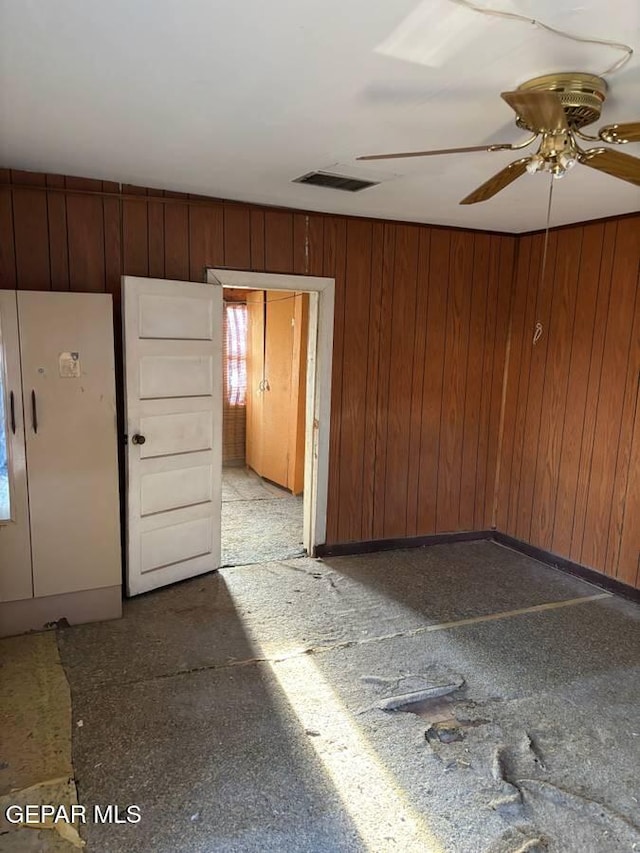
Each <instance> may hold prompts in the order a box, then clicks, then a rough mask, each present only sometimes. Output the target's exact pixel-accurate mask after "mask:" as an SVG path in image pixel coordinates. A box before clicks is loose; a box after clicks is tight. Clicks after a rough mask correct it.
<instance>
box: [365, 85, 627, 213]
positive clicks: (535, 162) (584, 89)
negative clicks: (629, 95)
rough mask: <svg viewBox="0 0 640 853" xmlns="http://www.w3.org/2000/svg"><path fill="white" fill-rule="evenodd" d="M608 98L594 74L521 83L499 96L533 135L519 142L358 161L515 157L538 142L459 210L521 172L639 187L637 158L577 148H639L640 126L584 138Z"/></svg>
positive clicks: (624, 126) (605, 129)
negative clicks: (577, 170)
mask: <svg viewBox="0 0 640 853" xmlns="http://www.w3.org/2000/svg"><path fill="white" fill-rule="evenodd" d="M606 96H607V84H606V82H605V81H604V80H603V79H602V77H597V76H596V75H595V74H586V73H583V72H569V73H566V72H563V73H559V74H547V75H545V76H543V77H535V78H534V79H533V80H528V81H527V82H526V83H523V84H522V85H521V86H519V87H518V88H517V89H516V90H515V91H514V92H503V93H502V98H503V99H504V100H505V101H506V102H507V103H508V104H509V106H510V107H511V108H512V109H513V110H514V111H515V114H516V124H517V126H518V127H519V128H521V129H522V130H528V131H530V132H531V133H532V134H533V135H532V136H529V137H528V138H527V139H525V140H524V141H522V142H516V143H504V144H497V145H474V146H470V147H467V148H444V149H440V150H435V151H406V152H400V153H396V154H371V155H368V156H365V157H358V158H357V159H358V160H391V159H393V158H396V157H397V158H399V157H429V156H432V155H434V154H464V153H467V152H470V151H519V150H521V149H523V148H527V147H528V146H529V145H531V144H532V143H533V142H535V141H536V140H538V139H540V144H539V147H538V150H537V151H536V153H535V154H529V155H528V156H526V157H522V158H521V159H519V160H514V162H513V163H510V164H509V165H508V166H506V167H505V168H504V169H501V170H500V171H499V172H498V173H497V174H496V175H493V177H491V178H489V180H488V181H485V183H484V184H482V186H480V187H478V188H477V189H476V190H474V191H473V192H472V193H470V195H468V196H466V198H463V199H462V201H461V202H460V204H476V202H479V201H486V200H487V199H489V198H491V197H492V196H494V195H496V193H498V192H500V190H503V189H505V187H507V186H509V184H510V183H512V182H513V181H515V180H516V178H519V177H520V176H521V175H523V174H524V173H525V172H529V173H531V174H533V173H535V172H542V171H546V172H550V173H551V174H552V175H553V176H554V177H555V178H561V177H563V176H564V175H565V174H566V173H567V172H568V171H569V170H570V169H572V168H573V167H574V166H575V165H576V164H577V163H580V164H582V165H583V166H589V167H590V168H591V169H597V170H598V171H600V172H606V174H608V175H611V176H612V177H614V178H620V179H621V180H623V181H629V183H632V184H636V185H637V186H640V158H637V157H631V156H630V155H629V154H623V153H622V152H620V151H615V150H612V149H610V148H607V147H605V146H603V145H599V146H598V147H596V148H588V149H587V150H583V149H582V148H581V147H580V146H579V145H578V139H584V140H587V141H589V142H600V143H602V142H606V143H609V144H615V145H621V144H625V143H627V142H640V121H637V122H631V123H628V124H610V125H607V126H605V127H602V128H601V129H600V130H599V131H598V135H597V136H591V135H589V134H586V133H583V132H582V128H583V127H585V126H587V125H590V124H592V123H593V122H595V121H596V120H597V119H599V118H600V113H601V110H602V104H603V103H604V101H605V98H606Z"/></svg>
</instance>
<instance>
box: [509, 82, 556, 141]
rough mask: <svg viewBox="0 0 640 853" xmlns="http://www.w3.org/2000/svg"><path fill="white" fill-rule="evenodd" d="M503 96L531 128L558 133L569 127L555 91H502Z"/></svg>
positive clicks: (541, 131) (539, 131)
mask: <svg viewBox="0 0 640 853" xmlns="http://www.w3.org/2000/svg"><path fill="white" fill-rule="evenodd" d="M501 97H502V99H503V100H505V101H506V102H507V103H508V104H509V106H510V107H511V109H512V110H515V112H516V114H517V115H518V116H519V118H521V119H522V121H523V122H524V124H525V125H526V126H527V127H528V128H530V129H531V130H534V131H537V132H538V133H544V132H548V133H557V132H558V131H561V130H568V129H569V126H568V124H567V116H566V115H565V112H564V109H563V107H562V103H561V101H560V98H559V97H558V96H557V95H555V94H554V93H553V92H521V91H516V92H502V95H501Z"/></svg>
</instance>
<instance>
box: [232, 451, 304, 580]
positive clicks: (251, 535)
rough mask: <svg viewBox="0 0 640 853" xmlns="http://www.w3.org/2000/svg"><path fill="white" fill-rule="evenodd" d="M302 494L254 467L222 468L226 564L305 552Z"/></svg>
mask: <svg viewBox="0 0 640 853" xmlns="http://www.w3.org/2000/svg"><path fill="white" fill-rule="evenodd" d="M304 553H305V552H304V549H303V547H302V496H301V495H300V496H298V497H296V496H294V495H292V494H291V493H290V492H288V491H287V490H286V489H281V488H280V487H279V486H276V485H274V484H273V483H269V482H268V481H267V480H263V479H262V478H261V477H258V475H257V474H256V473H254V472H253V471H252V470H251V469H250V468H245V467H244V466H243V467H226V468H223V469H222V565H223V566H244V565H249V564H250V563H266V562H269V561H271V560H287V559H291V558H292V557H300V556H303V555H304Z"/></svg>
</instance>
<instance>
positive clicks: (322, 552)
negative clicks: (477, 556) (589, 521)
mask: <svg viewBox="0 0 640 853" xmlns="http://www.w3.org/2000/svg"><path fill="white" fill-rule="evenodd" d="M481 540H484V541H487V540H488V541H491V542H496V543H497V544H498V545H504V547H505V548H511V550H512V551H517V552H518V553H520V554H524V555H525V556H526V557H531V558H532V559H534V560H537V561H538V562H539V563H544V564H545V565H547V566H551V568H553V569H559V570H560V571H561V572H565V573H566V574H569V575H574V576H575V577H578V578H580V579H581V580H583V581H587V582H588V583H590V584H593V585H594V586H597V587H600V589H604V590H606V591H607V592H612V593H614V594H615V595H620V596H622V597H623V598H628V599H630V600H631V601H637V602H640V589H636V588H635V587H633V586H629V584H626V583H623V582H622V581H619V580H618V579H617V578H612V577H609V575H604V574H601V573H600V572H597V571H595V569H588V568H587V567H586V566H583V565H581V564H580V563H575V562H574V561H573V560H567V559H566V558H565V557H559V556H558V555H557V554H554V553H553V552H551V551H545V550H544V549H542V548H538V547H536V546H535V545H530V544H529V543H528V542H524V541H523V540H522V539H516V538H515V537H514V536H509V535H508V534H507V533H501V532H500V531H499V530H465V531H462V532H460V533H434V534H431V535H429V536H409V537H406V538H404V539H403V538H397V539H368V540H365V541H364V542H339V543H337V544H335V545H324V544H323V545H317V546H316V548H315V550H314V557H348V556H357V555H358V554H375V553H376V552H377V551H403V550H405V549H408V548H424V547H427V546H430V545H449V544H451V543H452V542H476V541H481Z"/></svg>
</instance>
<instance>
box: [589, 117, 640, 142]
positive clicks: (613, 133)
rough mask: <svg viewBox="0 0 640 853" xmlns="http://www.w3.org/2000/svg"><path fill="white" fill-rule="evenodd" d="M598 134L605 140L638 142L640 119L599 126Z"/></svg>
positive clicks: (639, 137) (639, 139)
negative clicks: (626, 122)
mask: <svg viewBox="0 0 640 853" xmlns="http://www.w3.org/2000/svg"><path fill="white" fill-rule="evenodd" d="M598 136H599V137H600V139H603V140H604V141H605V142H616V143H624V142H640V121H631V122H629V123H628V124H608V125H607V126H606V127H602V128H600V130H599V131H598Z"/></svg>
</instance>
